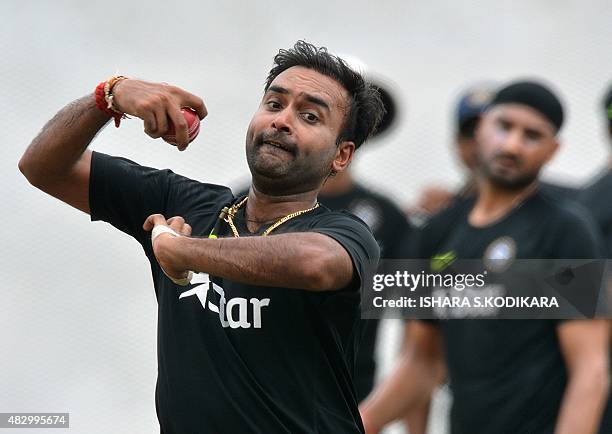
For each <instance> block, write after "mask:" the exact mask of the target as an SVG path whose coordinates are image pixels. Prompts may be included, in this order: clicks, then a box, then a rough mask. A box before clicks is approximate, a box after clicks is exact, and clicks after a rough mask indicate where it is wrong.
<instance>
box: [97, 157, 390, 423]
mask: <svg viewBox="0 0 612 434" xmlns="http://www.w3.org/2000/svg"><path fill="white" fill-rule="evenodd" d="M235 200H236V198H235V197H234V196H233V195H232V193H231V191H230V190H229V189H228V188H226V187H223V186H218V185H211V184H203V183H200V182H197V181H194V180H191V179H188V178H185V177H182V176H180V175H177V174H174V173H173V172H172V171H170V170H155V169H151V168H148V167H143V166H140V165H138V164H136V163H133V162H131V161H129V160H126V159H123V158H117V157H110V156H107V155H104V154H101V153H97V152H94V153H93V157H92V164H91V178H90V208H91V219H92V220H104V221H106V222H109V223H111V224H112V225H113V226H115V227H116V228H117V229H119V230H121V231H123V232H125V233H127V234H129V235H131V236H133V237H134V238H136V240H138V241H139V242H140V244H141V245H142V247H143V248H144V251H145V253H146V255H147V257H148V258H149V261H150V264H151V271H152V276H153V281H154V286H155V292H156V295H157V301H158V380H157V388H156V404H157V412H158V418H159V421H160V425H161V429H162V431H163V432H164V433H165V434H185V433H198V434H200V433H214V434H217V433H221V434H224V433H230V434H233V433H332V432H333V433H359V432H363V426H362V423H361V419H360V416H359V412H358V409H357V402H356V398H355V391H354V388H353V385H352V381H351V376H352V374H353V368H354V358H355V351H356V340H357V339H358V336H359V333H360V330H359V324H360V322H359V302H360V292H359V284H353V285H351V286H350V287H349V288H346V289H343V290H339V291H330V292H312V291H306V290H298V289H288V288H273V287H262V286H254V285H246V284H242V283H236V282H233V281H229V280H227V279H220V278H217V277H212V276H208V274H206V273H198V274H196V275H195V276H194V279H193V280H192V283H191V284H190V285H188V286H185V287H181V286H178V285H175V284H173V283H172V282H171V281H170V280H169V279H168V278H167V277H166V276H165V275H164V274H163V272H162V271H161V268H160V267H159V265H158V263H157V261H156V259H155V257H154V255H153V252H152V249H151V241H150V234H149V233H147V232H144V230H143V229H142V224H143V223H144V220H145V219H146V217H147V216H148V215H150V214H153V213H160V214H163V215H164V216H166V217H167V218H169V217H171V216H182V217H184V218H185V220H186V222H187V223H189V224H190V225H191V226H192V228H193V234H192V236H194V237H207V236H208V234H209V233H210V231H211V229H212V228H213V226H214V224H215V222H216V221H217V216H218V215H219V211H220V210H221V208H223V207H224V206H227V205H229V204H230V203H232V202H235ZM243 212H244V210H243V209H241V210H240V212H239V213H238V214H237V216H236V219H235V222H236V225H237V227H238V230H239V232H240V233H241V234H242V235H245V236H246V235H250V234H249V233H248V230H247V229H246V226H245V221H244V215H243ZM265 229H266V228H265V227H262V228H261V229H260V231H259V232H258V233H257V234H260V233H261V232H262V231H263V230H265ZM307 231H310V232H319V233H322V234H326V235H328V236H330V237H332V238H334V239H335V240H337V241H338V242H339V243H340V244H341V245H342V246H343V247H344V248H345V249H346V251H347V252H348V253H349V255H350V256H351V258H352V261H353V264H354V267H355V270H356V273H357V275H358V277H360V276H361V275H362V273H363V272H364V269H365V267H370V266H376V264H377V262H378V257H379V249H378V246H377V245H376V242H375V240H374V238H373V237H372V234H371V232H370V231H369V230H368V228H367V226H366V225H365V224H364V223H363V222H361V221H359V220H358V219H356V218H354V217H352V216H350V215H348V214H345V213H339V212H331V211H329V210H328V209H326V208H324V207H319V208H317V209H315V210H313V211H311V212H309V213H305V214H303V215H301V216H299V217H296V218H294V219H291V220H289V221H287V222H286V223H284V224H283V225H281V226H280V227H278V229H277V230H275V231H274V233H273V234H271V236H274V234H280V233H287V232H307ZM257 234H253V235H257ZM219 235H220V236H232V235H231V232H230V229H229V227H228V226H227V225H226V224H223V225H222V226H221V230H220V232H219ZM209 279H210V282H209ZM359 281H360V279H359ZM357 283H359V282H357Z"/></svg>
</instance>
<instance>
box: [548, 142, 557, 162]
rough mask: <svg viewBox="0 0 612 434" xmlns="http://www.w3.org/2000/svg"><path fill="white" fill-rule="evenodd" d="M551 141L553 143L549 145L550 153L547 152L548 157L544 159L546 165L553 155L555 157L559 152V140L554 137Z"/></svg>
mask: <svg viewBox="0 0 612 434" xmlns="http://www.w3.org/2000/svg"><path fill="white" fill-rule="evenodd" d="M552 140H553V142H552V144H551V149H550V152H549V154H548V156H547V157H546V162H547V163H548V162H549V161H550V160H552V159H553V157H554V156H555V155H557V151H558V150H559V139H558V138H557V137H555V138H553V139H552Z"/></svg>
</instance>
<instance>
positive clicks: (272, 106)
mask: <svg viewBox="0 0 612 434" xmlns="http://www.w3.org/2000/svg"><path fill="white" fill-rule="evenodd" d="M266 106H268V108H270V109H273V110H277V109H279V108H281V105H280V103H279V102H278V101H274V100H270V101H268V102H267V103H266Z"/></svg>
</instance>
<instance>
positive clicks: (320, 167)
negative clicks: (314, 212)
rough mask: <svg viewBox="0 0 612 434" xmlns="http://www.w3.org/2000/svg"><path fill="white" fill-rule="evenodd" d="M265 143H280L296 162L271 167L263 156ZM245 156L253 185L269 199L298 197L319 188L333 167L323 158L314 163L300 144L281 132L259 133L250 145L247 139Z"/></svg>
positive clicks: (286, 162)
mask: <svg viewBox="0 0 612 434" xmlns="http://www.w3.org/2000/svg"><path fill="white" fill-rule="evenodd" d="M265 141H274V142H278V143H280V144H281V145H282V146H283V147H284V148H285V149H287V151H288V153H289V154H291V155H293V158H291V159H289V160H287V161H284V162H282V163H280V164H274V165H272V164H270V163H269V162H268V161H266V160H265V157H263V156H262V155H261V154H260V148H261V147H262V146H263V145H264V142H265ZM246 154H247V162H248V165H249V170H250V171H251V175H252V182H253V184H254V185H255V187H256V188H257V190H259V191H260V192H262V193H264V194H267V195H270V196H286V195H290V194H299V193H304V192H307V191H311V190H314V189H316V188H320V186H321V185H322V183H323V180H324V178H325V177H326V176H327V174H328V173H329V170H330V169H329V166H330V165H331V163H330V162H327V161H324V158H323V157H322V158H320V159H314V158H313V157H312V156H309V155H308V154H304V153H303V152H300V150H299V148H298V146H297V144H295V143H293V142H291V141H288V140H287V139H286V137H285V136H284V134H282V133H278V132H274V133H266V132H263V133H260V134H258V135H257V136H255V137H254V138H253V141H252V142H251V143H249V141H248V138H247V145H246Z"/></svg>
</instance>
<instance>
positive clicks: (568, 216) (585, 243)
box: [552, 204, 605, 259]
mask: <svg viewBox="0 0 612 434" xmlns="http://www.w3.org/2000/svg"><path fill="white" fill-rule="evenodd" d="M564 208H565V209H566V212H564V213H563V214H562V215H561V216H560V217H559V223H558V225H559V227H558V228H557V229H558V230H557V231H555V233H556V234H563V235H562V236H556V237H555V240H554V247H553V252H552V257H553V258H554V259H601V258H604V257H605V251H604V245H603V242H602V238H603V236H602V235H601V231H600V229H599V228H598V227H597V224H596V223H595V221H594V220H593V218H592V217H591V216H590V215H589V214H588V213H587V211H586V210H585V209H584V208H582V207H581V206H579V205H578V204H571V207H570V205H566V206H565V207H564Z"/></svg>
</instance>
